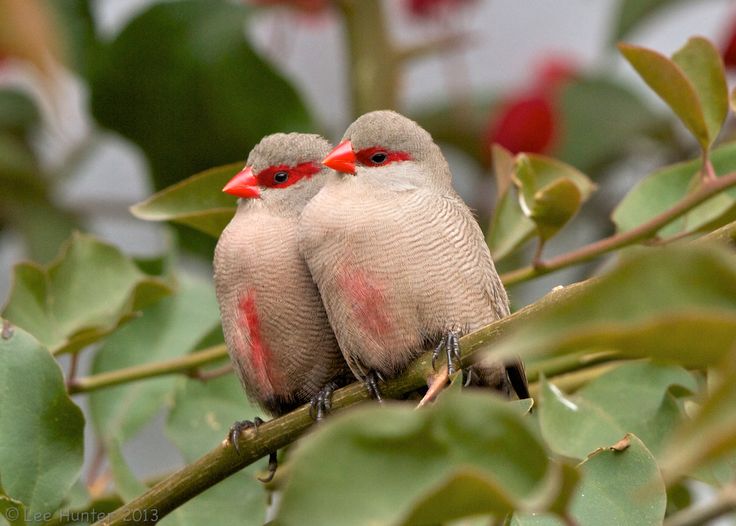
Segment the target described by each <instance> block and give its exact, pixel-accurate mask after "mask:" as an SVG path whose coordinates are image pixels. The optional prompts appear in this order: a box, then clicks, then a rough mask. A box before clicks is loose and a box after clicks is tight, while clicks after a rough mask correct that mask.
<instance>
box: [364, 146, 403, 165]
mask: <svg viewBox="0 0 736 526" xmlns="http://www.w3.org/2000/svg"><path fill="white" fill-rule="evenodd" d="M377 153H384V154H386V159H385V160H384V161H383V162H379V163H377V162H375V161H373V160H372V159H371V157H373V156H374V155H375V154H377ZM355 158H356V159H357V160H358V162H359V163H360V164H362V165H363V166H386V165H387V164H391V163H395V162H398V161H410V160H411V155H409V154H408V153H407V152H395V151H392V150H386V149H385V148H381V147H380V146H374V147H372V148H364V149H363V150H360V151H359V152H358V153H356V154H355Z"/></svg>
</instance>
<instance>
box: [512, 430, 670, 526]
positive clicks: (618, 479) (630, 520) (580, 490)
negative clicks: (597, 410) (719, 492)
mask: <svg viewBox="0 0 736 526" xmlns="http://www.w3.org/2000/svg"><path fill="white" fill-rule="evenodd" d="M579 469H580V471H581V473H582V483H581V484H580V485H579V486H578V487H577V489H576V490H575V495H574V497H573V500H572V504H571V507H570V514H569V515H570V517H571V518H572V519H573V520H574V521H575V523H576V524H595V525H596V526H598V525H600V526H608V525H610V526H619V525H621V524H626V525H627V526H628V525H631V526H637V525H642V526H648V525H650V524H662V520H663V519H664V513H665V508H666V506H667V493H666V492H665V487H664V483H663V481H662V477H661V475H660V473H659V468H658V467H657V463H656V462H655V460H654V457H653V456H652V454H651V453H650V452H649V450H647V448H646V446H645V445H644V444H643V443H642V442H641V441H640V440H639V439H638V438H637V437H636V435H631V434H629V435H626V437H625V438H624V440H623V441H621V442H619V443H617V444H616V445H615V446H612V447H610V448H601V449H599V450H597V451H595V452H594V453H593V454H591V455H590V457H589V458H588V459H586V460H585V462H583V463H582V464H581V465H580V467H579ZM511 524H512V525H513V526H562V524H563V523H562V522H561V521H560V520H558V519H556V518H555V517H552V516H550V515H536V516H532V515H525V514H521V513H517V514H515V515H514V517H513V519H512V520H511Z"/></svg>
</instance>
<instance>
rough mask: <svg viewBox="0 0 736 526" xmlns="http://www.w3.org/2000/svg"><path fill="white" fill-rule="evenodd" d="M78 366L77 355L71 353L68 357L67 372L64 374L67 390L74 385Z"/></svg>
mask: <svg viewBox="0 0 736 526" xmlns="http://www.w3.org/2000/svg"><path fill="white" fill-rule="evenodd" d="M78 366H79V353H76V352H75V353H72V355H71V356H70V357H69V371H67V373H66V388H67V391H68V390H69V386H70V385H72V384H73V383H74V380H75V378H76V377H77V367H78Z"/></svg>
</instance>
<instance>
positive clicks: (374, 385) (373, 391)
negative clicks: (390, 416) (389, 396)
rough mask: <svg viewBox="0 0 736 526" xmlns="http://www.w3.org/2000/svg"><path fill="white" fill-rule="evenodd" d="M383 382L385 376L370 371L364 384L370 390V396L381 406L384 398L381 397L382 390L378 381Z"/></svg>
mask: <svg viewBox="0 0 736 526" xmlns="http://www.w3.org/2000/svg"><path fill="white" fill-rule="evenodd" d="M379 380H380V381H381V382H383V381H384V379H383V376H381V373H379V372H378V371H370V372H369V373H368V374H367V375H365V378H363V384H364V385H365V387H366V389H368V394H370V396H371V398H373V399H375V400H376V401H377V402H378V403H379V404H382V403H383V398H382V397H381V390H380V389H379V388H378V381H379Z"/></svg>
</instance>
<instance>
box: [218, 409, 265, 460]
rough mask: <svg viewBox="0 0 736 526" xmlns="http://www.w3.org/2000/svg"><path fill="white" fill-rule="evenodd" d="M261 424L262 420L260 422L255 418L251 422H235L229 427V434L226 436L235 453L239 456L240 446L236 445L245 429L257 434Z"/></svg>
mask: <svg viewBox="0 0 736 526" xmlns="http://www.w3.org/2000/svg"><path fill="white" fill-rule="evenodd" d="M262 423H263V420H261V419H260V418H259V417H255V418H254V419H253V420H239V421H237V422H235V423H234V424H233V425H232V426H230V432H229V433H228V434H227V436H228V438H229V440H230V443H231V444H232V445H233V447H234V448H235V451H237V452H238V454H240V446H239V445H238V438H239V437H240V434H241V433H242V432H243V431H245V430H246V429H254V430H255V432H256V434H258V426H260V425H261V424H262Z"/></svg>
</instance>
